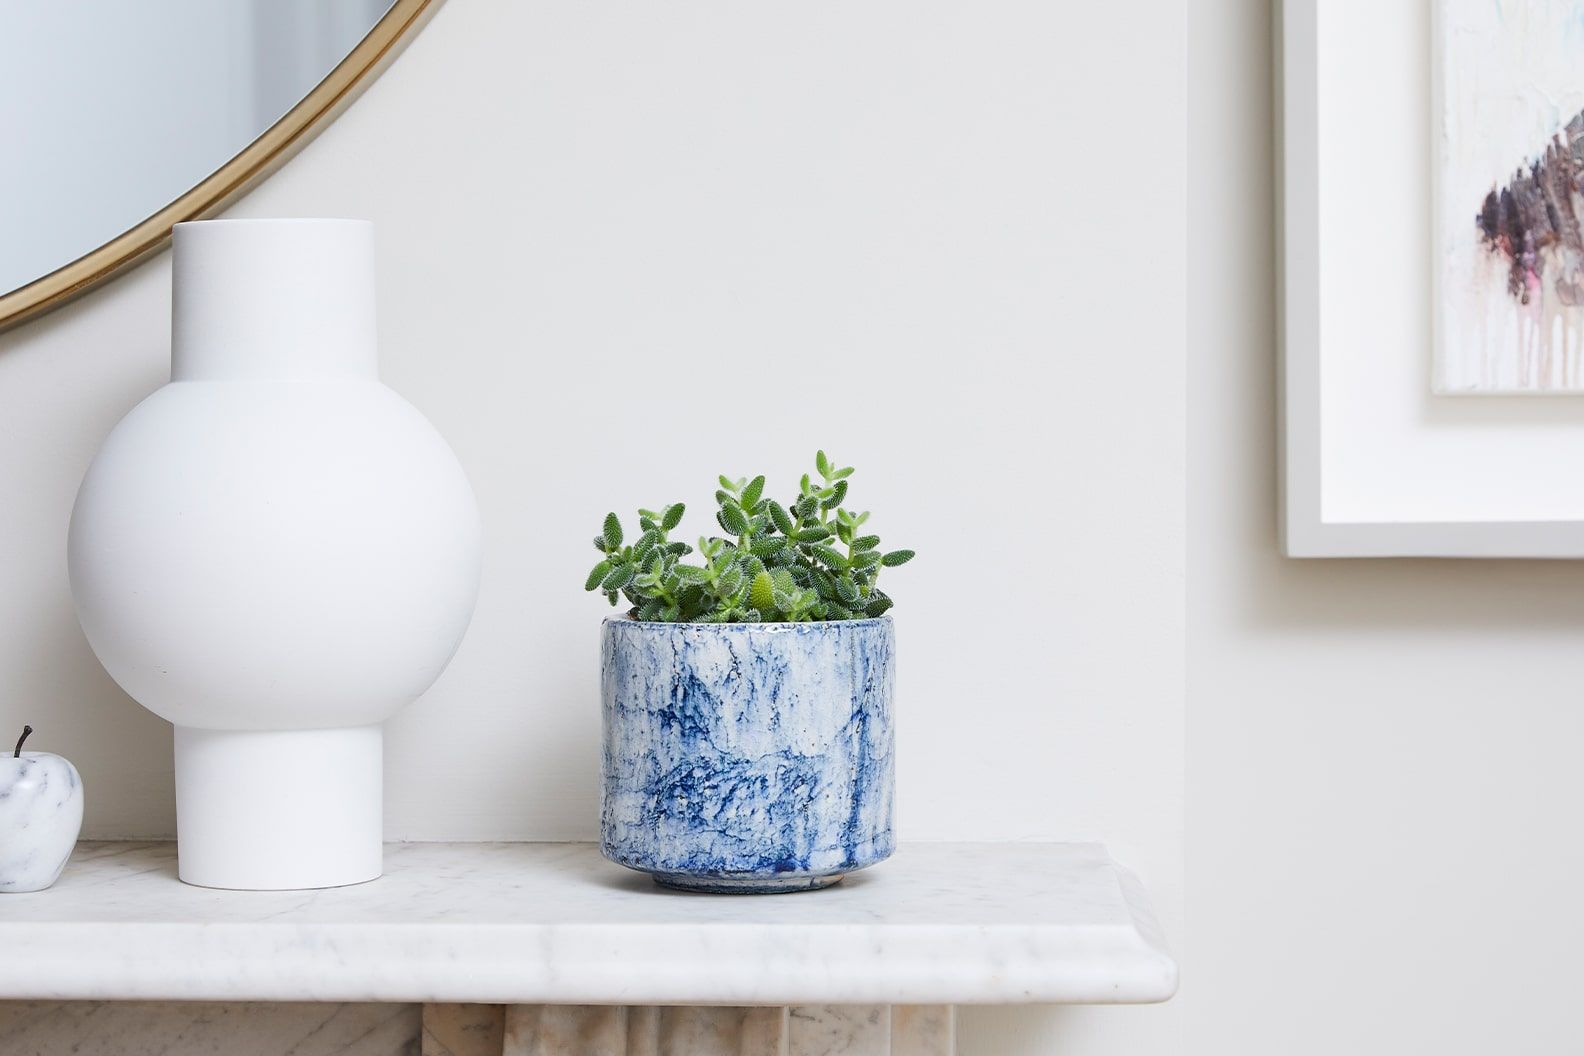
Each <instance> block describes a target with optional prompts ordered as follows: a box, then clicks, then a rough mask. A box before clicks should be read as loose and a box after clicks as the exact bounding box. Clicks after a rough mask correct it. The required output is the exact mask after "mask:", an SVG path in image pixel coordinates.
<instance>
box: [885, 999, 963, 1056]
mask: <svg viewBox="0 0 1584 1056" xmlns="http://www.w3.org/2000/svg"><path fill="white" fill-rule="evenodd" d="M956 1051H957V1010H956V1009H955V1008H954V1007H952V1006H951V1005H896V1006H895V1007H893V1008H892V1009H891V1056H952V1054H953V1053H955V1052H956Z"/></svg>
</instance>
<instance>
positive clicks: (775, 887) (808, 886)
mask: <svg viewBox="0 0 1584 1056" xmlns="http://www.w3.org/2000/svg"><path fill="white" fill-rule="evenodd" d="M653 875H654V882H655V883H657V884H659V885H660V886H661V887H669V888H671V889H672V890H674V891H692V892H694V893H696V894H705V895H789V894H792V893H793V892H795V891H818V890H820V889H822V888H826V887H832V886H834V885H836V884H839V883H841V880H842V877H844V876H846V875H847V874H846V873H836V874H835V875H833V876H689V875H687V874H686V873H655V874H653Z"/></svg>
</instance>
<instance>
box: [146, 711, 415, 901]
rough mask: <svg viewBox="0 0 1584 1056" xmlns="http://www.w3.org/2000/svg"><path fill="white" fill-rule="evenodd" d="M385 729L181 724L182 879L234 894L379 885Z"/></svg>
mask: <svg viewBox="0 0 1584 1056" xmlns="http://www.w3.org/2000/svg"><path fill="white" fill-rule="evenodd" d="M381 760H382V751H381V733H380V728H379V727H378V726H355V727H349V728H344V729H325V730H199V729H192V728H190V727H185V726H178V727H176V858H177V868H176V875H177V877H178V878H179V879H180V880H181V881H182V882H183V883H185V884H190V885H192V886H193V887H213V888H219V889H221V890H226V891H308V890H317V889H320V888H328V887H349V886H351V885H353V884H364V883H368V882H369V881H371V880H377V879H378V878H379V875H380V873H381V872H383V871H384V862H383V860H382V852H383V847H382V841H381V836H382V832H381V820H382V819H381V810H382V806H383V802H382V796H381V784H382V782H381V772H380V769H381Z"/></svg>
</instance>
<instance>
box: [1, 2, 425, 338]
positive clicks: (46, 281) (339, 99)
mask: <svg viewBox="0 0 1584 1056" xmlns="http://www.w3.org/2000/svg"><path fill="white" fill-rule="evenodd" d="M442 2H443V0H394V2H393V3H392V4H391V6H390V9H389V10H388V11H386V12H385V14H384V15H383V16H382V17H381V18H380V20H379V21H378V22H376V23H375V24H374V28H373V29H371V30H369V31H368V34H367V35H365V36H364V37H363V39H362V40H360V41H358V44H357V46H356V47H355V48H353V49H352V51H351V52H350V53H349V54H348V55H347V57H346V58H344V59H342V60H341V62H340V63H339V64H338V65H337V66H336V68H335V69H333V70H331V71H330V73H329V74H328V75H326V77H325V79H324V80H322V81H320V82H319V83H318V84H317V85H315V86H314V89H313V91H311V92H309V93H308V94H307V95H305V96H303V98H302V100H301V101H300V102H298V103H297V105H296V106H294V107H292V108H291V109H290V110H288V111H287V112H286V116H284V117H282V118H281V119H280V120H279V121H277V122H275V123H274V124H273V125H271V126H270V127H269V128H267V129H265V130H264V131H263V133H261V134H260V135H259V137H258V138H257V139H255V140H254V141H253V142H252V143H249V144H248V145H247V146H246V147H244V148H243V149H242V152H241V153H240V154H238V155H236V156H235V157H233V158H232V159H231V160H230V161H228V162H226V163H225V164H224V165H222V166H220V167H219V168H218V169H216V170H215V171H214V172H212V173H210V174H209V175H208V176H206V177H205V178H204V179H203V180H202V181H200V182H199V183H198V185H197V186H195V187H193V188H192V189H191V190H189V191H187V192H186V193H185V194H183V195H181V196H180V197H178V198H177V199H176V200H175V201H173V202H171V203H170V204H169V205H167V206H165V208H163V209H161V210H160V211H159V212H157V213H155V214H154V215H153V216H150V217H148V218H147V219H146V220H143V221H141V222H140V223H138V224H137V225H136V226H134V227H132V228H129V229H128V230H127V231H125V232H123V233H122V234H120V235H118V236H117V237H115V238H113V239H111V240H110V241H109V242H106V243H105V244H104V245H102V246H100V247H99V248H97V249H95V250H92V251H91V252H89V253H86V254H84V255H83V256H81V257H78V258H77V259H76V260H74V261H72V262H71V263H70V264H67V265H65V266H64V267H61V268H57V269H56V270H54V271H52V272H50V273H49V274H48V275H45V276H43V277H42V278H38V279H34V280H33V281H32V282H30V283H28V284H27V285H26V286H21V287H18V288H17V289H15V290H12V291H11V292H10V293H7V294H4V295H0V330H5V329H7V328H9V327H13V326H16V325H17V324H18V323H21V322H24V321H25V320H28V319H32V318H33V317H35V316H38V315H41V314H43V313H44V312H47V311H49V310H51V309H52V308H59V307H60V306H61V305H63V304H65V303H66V302H67V301H70V300H71V299H73V298H74V297H77V296H79V295H80V294H84V293H87V292H88V291H89V290H91V289H93V288H94V287H95V286H97V285H99V284H100V283H101V282H105V281H106V280H108V279H111V278H114V277H115V276H116V275H119V274H120V273H121V272H123V271H126V270H127V269H128V268H131V267H133V266H134V265H136V264H139V263H141V262H142V261H143V260H145V259H146V258H148V257H150V256H152V255H153V254H155V253H157V252H159V251H160V250H161V249H163V248H165V243H166V242H168V241H170V236H171V228H172V227H173V226H175V225H176V224H179V223H181V222H182V221H184V220H203V219H206V218H208V217H211V216H214V215H215V214H216V213H219V212H220V211H222V210H223V209H225V208H226V206H228V205H230V204H231V203H233V202H235V201H236V200H237V199H238V198H240V197H242V196H243V195H244V194H246V193H247V192H248V191H250V190H252V189H253V188H254V187H256V186H257V185H258V184H259V182H260V181H262V180H263V179H264V178H265V177H266V176H268V175H269V174H270V173H272V172H274V171H275V170H276V169H278V168H279V167H280V166H281V165H283V164H285V163H286V161H287V160H288V159H289V158H291V156H292V155H294V154H296V153H297V152H298V151H299V150H301V149H302V148H303V147H305V146H307V145H308V143H309V142H310V141H311V140H312V139H313V137H314V136H316V135H318V134H319V132H320V130H321V129H323V128H324V127H325V126H326V125H328V124H329V123H330V122H331V121H333V120H335V118H336V117H337V115H339V114H340V113H341V112H342V111H343V110H345V109H346V108H347V107H348V106H349V105H351V103H352V100H354V99H356V98H357V97H358V95H359V94H360V93H361V92H362V91H363V89H365V88H367V87H368V86H369V85H370V84H372V83H373V82H374V78H376V77H378V76H379V75H380V73H381V72H382V71H383V70H384V69H385V67H386V66H388V65H390V63H391V61H392V60H393V59H395V58H396V56H397V55H399V54H400V53H401V50H402V48H404V47H406V46H407V42H408V41H410V40H411V39H412V38H413V37H414V36H415V35H416V34H417V32H418V30H419V29H421V28H423V25H424V23H425V22H427V21H428V20H429V18H430V16H432V15H433V14H434V12H435V11H436V10H437V9H438V8H439V7H440V4H441V3H442Z"/></svg>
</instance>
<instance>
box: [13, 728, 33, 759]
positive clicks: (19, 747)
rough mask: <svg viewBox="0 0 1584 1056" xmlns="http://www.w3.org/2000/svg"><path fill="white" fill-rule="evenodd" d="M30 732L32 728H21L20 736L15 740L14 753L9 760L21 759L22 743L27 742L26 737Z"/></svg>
mask: <svg viewBox="0 0 1584 1056" xmlns="http://www.w3.org/2000/svg"><path fill="white" fill-rule="evenodd" d="M32 732H33V727H31V726H23V727H22V736H20V737H18V738H17V746H16V751H15V752H14V753H12V755H11V758H13V759H20V758H22V742H23V741H25V740H27V739H28V735H29V734H31V733H32Z"/></svg>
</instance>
